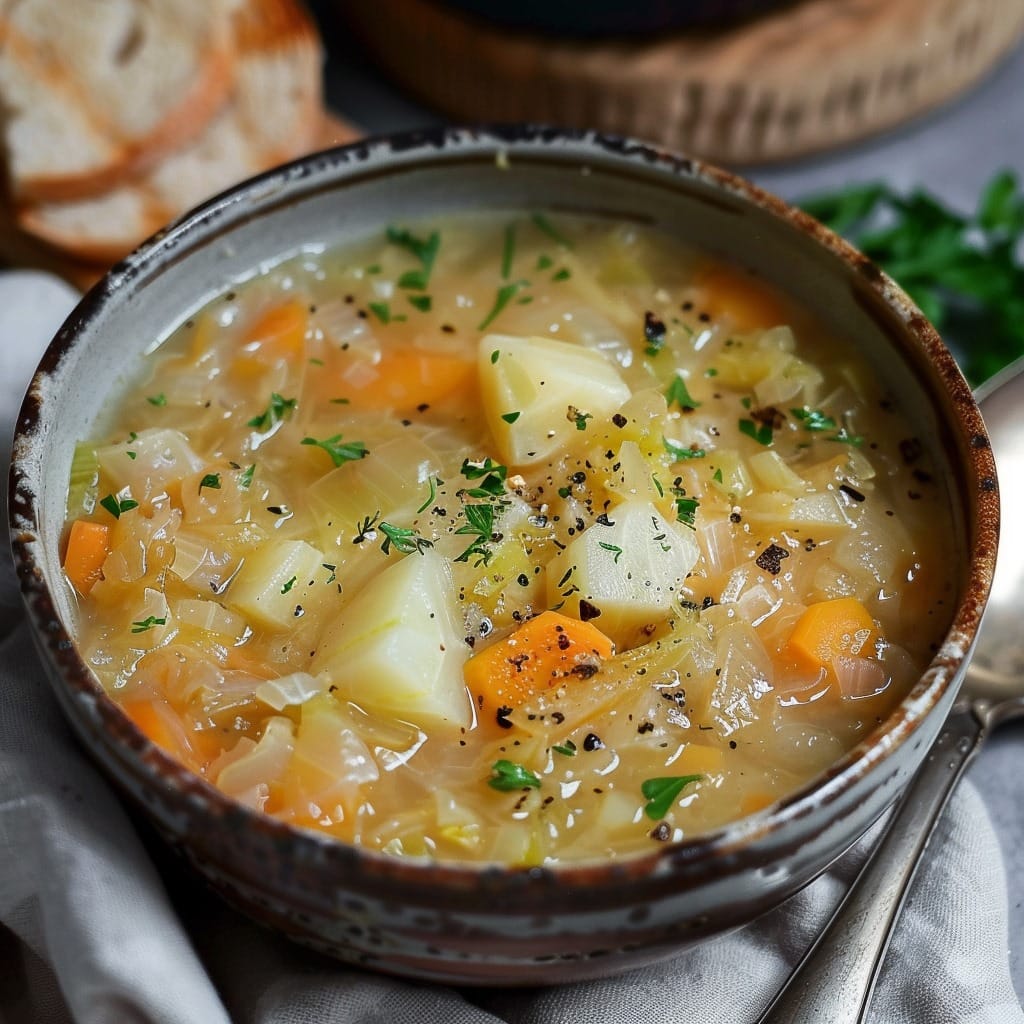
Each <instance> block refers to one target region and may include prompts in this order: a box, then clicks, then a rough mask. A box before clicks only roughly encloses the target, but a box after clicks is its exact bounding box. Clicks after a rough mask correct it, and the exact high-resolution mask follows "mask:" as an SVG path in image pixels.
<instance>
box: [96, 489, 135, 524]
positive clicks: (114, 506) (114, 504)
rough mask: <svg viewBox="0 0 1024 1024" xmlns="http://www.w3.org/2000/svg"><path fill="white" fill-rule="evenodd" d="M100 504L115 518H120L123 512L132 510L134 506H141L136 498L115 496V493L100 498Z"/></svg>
mask: <svg viewBox="0 0 1024 1024" xmlns="http://www.w3.org/2000/svg"><path fill="white" fill-rule="evenodd" d="M100 504H101V505H102V506H103V507H104V508H105V509H106V510H107V511H108V512H109V513H110V514H111V515H112V516H113V517H114V518H115V519H120V518H121V514H122V513H123V512H131V510H132V509H133V508H138V507H139V503H138V502H137V501H136V500H135V499H134V498H115V497H114V495H113V494H108V495H107V496H106V497H105V498H100Z"/></svg>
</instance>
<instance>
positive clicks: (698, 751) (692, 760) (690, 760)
mask: <svg viewBox="0 0 1024 1024" xmlns="http://www.w3.org/2000/svg"><path fill="white" fill-rule="evenodd" d="M724 760H725V754H724V753H723V752H722V751H721V750H719V748H718V747H708V746H704V745H703V744H700V743H687V744H686V746H685V747H684V748H683V752H682V753H681V754H680V755H679V757H677V758H676V760H675V761H673V762H672V771H673V772H674V773H675V774H676V775H705V774H713V773H715V772H720V771H721V770H722V762H723V761H724Z"/></svg>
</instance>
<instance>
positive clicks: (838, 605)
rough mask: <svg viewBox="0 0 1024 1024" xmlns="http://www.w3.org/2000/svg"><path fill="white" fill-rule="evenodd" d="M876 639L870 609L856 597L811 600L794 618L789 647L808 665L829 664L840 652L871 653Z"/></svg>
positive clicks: (812, 666)
mask: <svg viewBox="0 0 1024 1024" xmlns="http://www.w3.org/2000/svg"><path fill="white" fill-rule="evenodd" d="M877 639H878V629H877V627H876V626H875V620H874V619H873V618H872V617H871V613H870V612H869V611H868V610H867V608H865V607H864V605H862V604H861V603H860V601H858V600H857V598H855V597H839V598H836V599H835V600H832V601H820V602H819V603H818V604H812V605H811V606H810V607H809V608H808V609H807V610H806V611H805V612H804V613H803V614H802V615H801V616H800V618H799V619H797V621H796V625H795V626H794V627H793V632H792V633H791V634H790V636H789V644H788V649H789V652H790V653H791V654H793V655H794V656H795V658H796V659H798V660H799V661H802V662H803V663H804V664H805V665H806V666H807V667H809V668H812V669H813V668H829V667H830V666H831V664H832V660H833V659H834V658H836V657H838V656H839V655H840V654H864V653H865V652H867V653H870V652H871V651H872V649H873V647H874V644H875V641H876V640H877Z"/></svg>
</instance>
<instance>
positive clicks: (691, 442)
mask: <svg viewBox="0 0 1024 1024" xmlns="http://www.w3.org/2000/svg"><path fill="white" fill-rule="evenodd" d="M146 358H147V362H146V365H145V366H144V368H143V369H142V371H141V372H140V375H139V376H138V377H137V378H136V384H135V386H134V387H133V389H132V390H131V391H130V392H128V393H125V394H123V395H122V396H121V397H120V398H119V400H118V407H117V408H116V410H115V411H114V412H113V413H112V414H111V415H110V416H108V418H107V419H106V421H105V426H104V430H105V435H104V436H103V437H101V438H97V439H93V440H90V441H88V442H83V443H82V444H81V445H79V447H78V449H77V451H76V455H75V461H74V466H73V472H72V479H71V486H70V491H69V500H68V522H69V528H68V539H67V558H66V571H67V574H68V577H69V580H70V581H71V583H72V584H73V585H74V587H75V589H76V591H77V592H78V594H79V605H80V624H79V642H80V648H81V650H82V652H83V654H84V657H85V659H86V661H87V662H88V664H89V665H90V666H91V667H92V668H93V669H94V670H95V672H96V674H97V676H98V677H99V679H100V680H101V681H102V683H103V685H104V687H105V688H106V690H107V691H108V692H109V693H110V694H111V695H112V696H113V697H114V698H115V699H116V700H117V701H118V702H120V704H121V706H122V707H123V708H124V710H125V712H126V713H127V714H128V715H129V716H130V717H131V718H132V720H133V721H134V722H135V723H136V724H137V725H138V727H139V728H140V729H141V730H142V731H143V732H144V733H145V734H146V735H147V736H149V737H150V738H151V739H152V740H153V741H154V742H155V743H157V744H159V745H160V746H161V747H163V748H164V749H165V750H166V751H168V752H169V753H170V754H171V755H172V756H174V757H175V758H177V759H179V760H180V761H181V762H183V763H184V764H186V765H187V766H189V767H190V768H191V769H193V770H194V771H196V772H197V773H199V774H200V775H202V776H203V777H205V778H206V779H208V780H209V781H210V782H211V783H213V784H214V785H216V786H218V787H219V788H220V789H222V790H223V791H224V792H225V793H227V794H229V795H230V796H232V797H234V798H235V799H237V800H239V801H241V802H242V803H245V804H247V805H249V806H251V807H254V808H258V809H261V810H263V811H265V812H267V813H268V814H271V815H275V816H277V817H279V818H281V819H283V820H285V821H288V822H291V823H293V824H295V825H298V826H302V827H306V828H311V829H318V830H322V831H323V832H326V833H329V834H330V835H332V836H336V837H338V838H339V839H342V840H344V841H348V842H354V843H359V844H362V845H364V846H366V847H369V848H372V849H375V850H381V851H384V852H386V853H389V854H394V855H414V856H428V857H438V858H447V859H467V860H482V861H499V862H504V863H512V864H535V863H542V862H550V861H556V860H579V859H584V858H594V857H600V858H604V857H608V856H620V855H623V854H628V853H631V852H636V851H644V850H650V849H652V847H653V846H655V845H656V844H657V843H659V842H664V841H667V840H673V839H679V838H681V837H684V836H691V835H694V834H696V833H699V832H702V831H705V830H708V829H712V828H715V827H717V826H720V825H722V824H723V823H725V822H728V821H730V820H732V819H735V818H738V817H740V816H742V815H746V814H750V813H753V812H756V811H758V810H760V809H762V808H764V807H766V806H768V805H770V804H771V803H773V802H774V801H775V800H777V799H779V798H780V797H782V796H784V795H786V794H788V793H790V792H792V791H794V790H795V789H796V788H798V787H799V786H801V785H802V784H803V783H805V782H806V781H808V780H809V779H811V778H812V777H813V776H815V775H816V774H817V773H819V772H820V771H821V770H822V769H824V768H825V767H827V766H828V765H829V764H831V763H832V762H833V761H835V759H836V758H837V757H839V756H840V755H841V754H842V752H843V751H845V750H847V749H849V748H850V747H851V746H853V745H854V744H855V743H856V742H857V741H858V740H859V739H860V738H862V737H863V736H865V735H866V734H867V733H868V732H869V731H870V730H871V729H872V728H874V727H875V726H876V725H877V724H878V723H879V722H880V721H881V720H882V718H883V717H884V716H885V715H886V714H888V712H889V711H890V710H891V709H892V707H893V705H894V703H895V702H897V701H898V700H899V699H900V698H901V697H902V696H903V695H904V694H905V693H906V691H907V689H908V688H909V687H910V686H911V685H912V683H913V682H914V681H915V680H916V679H917V678H918V676H919V674H920V672H921V670H922V669H923V667H924V666H925V665H926V664H927V662H928V660H929V659H930V657H931V655H932V653H933V652H934V649H935V644H936V642H937V640H938V639H939V638H941V636H942V635H943V633H944V631H945V629H946V627H947V625H948V622H949V619H950V616H951V612H952V608H953V604H954V601H953V598H954V596H955V583H954V580H953V578H952V572H953V567H952V564H951V563H952V562H953V560H952V559H950V558H949V557H948V553H949V544H950V537H951V529H950V526H949V523H948V512H947V509H948V504H949V502H948V495H947V492H946V490H945V487H946V484H945V482H944V481H943V480H942V478H941V477H940V476H939V475H938V474H937V472H936V471H935V469H934V467H932V466H930V465H929V463H928V459H927V456H926V454H925V450H924V447H923V446H922V445H921V444H920V443H919V441H918V440H917V439H916V438H915V437H914V436H913V435H912V434H911V433H910V432H909V430H908V427H907V425H906V423H905V421H904V420H903V419H902V418H901V415H900V413H899V410H898V396H896V395H892V394H889V393H887V392H886V389H885V384H884V382H880V381H877V380H875V379H873V377H872V375H871V373H870V372H869V370H868V368H867V367H866V366H865V365H864V364H863V363H862V362H861V361H859V360H858V358H857V357H856V352H855V349H854V347H853V346H852V345H850V344H845V345H844V344H840V343H839V342H837V340H836V339H835V338H834V337H831V336H829V335H828V334H827V333H826V331H825V330H824V328H823V327H822V325H821V324H820V323H818V322H816V321H815V320H814V319H812V318H811V317H810V316H809V315H808V314H807V313H806V312H805V311H802V310H801V309H799V308H797V307H796V306H794V305H793V304H792V303H791V302H789V301H788V300H787V299H786V298H785V297H783V296H781V295H779V294H777V293H776V292H774V291H773V290H771V289H769V288H768V287H767V286H766V285H765V284H764V283H763V282H761V281H760V280H758V279H757V278H756V277H754V276H753V275H751V274H750V273H748V272H746V271H745V270H743V269H742V268H740V267H735V266H726V265H723V264H720V263H718V262H716V261H714V260H712V259H710V258H709V257H708V256H706V255H703V254H701V253H698V252H695V251H693V250H691V249H689V248H686V247H684V246H681V245H680V244H678V243H677V242H675V241H673V240H670V239H667V238H665V237H662V236H660V235H658V234H656V233H653V232H649V231H647V230H640V229H638V228H636V227H634V226H632V225H611V224H609V223H607V222H594V221H584V220H576V219H574V218H570V217H564V218H563V217H554V216H552V217H549V216H545V215H542V214H530V213H525V214H523V215H521V216H515V217H513V216H511V215H509V216H502V217H498V216H495V217H489V218H478V217H466V218H456V219H454V220H452V221H449V222H445V223H443V224H440V223H439V224H432V223H417V224H411V225H400V226H392V227H390V228H388V229H387V230H386V231H384V230H382V231H381V232H380V233H379V235H378V236H377V237H375V238H373V239H371V240H369V241H367V242H365V243H363V244H360V245H359V246H357V247H353V248H346V249H344V250H343V251H337V252H327V253H325V254H315V255H303V256H300V257H295V258H292V259H290V260H289V261H287V262H285V263H282V264H281V265H279V266H277V267H276V268H274V269H272V270H270V271H268V272H266V273H263V274H261V275H260V276H259V277H256V278H254V279H253V280H250V281H248V282H245V283H242V284H240V285H239V286H238V287H237V288H236V289H235V290H234V291H232V292H230V293H228V294H226V295H223V296H221V297H219V298H218V299H217V300H215V301H213V302H212V303H211V304H210V305H209V306H208V307H207V308H205V309H203V310H202V311H201V312H199V313H198V314H197V315H195V316H193V317H192V318H191V319H189V320H188V321H187V322H185V323H183V324H182V325H181V326H180V327H179V329H177V330H176V332H175V333H174V334H173V335H172V336H171V337H170V338H169V339H167V340H166V342H165V343H163V344H162V345H160V346H158V347H157V348H156V350H155V351H154V352H153V353H152V354H151V355H149V356H147V357H146ZM108 426H109V428H110V429H109V431H107V430H106V428H107V427H108Z"/></svg>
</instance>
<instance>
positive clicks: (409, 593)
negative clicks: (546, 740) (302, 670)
mask: <svg viewBox="0 0 1024 1024" xmlns="http://www.w3.org/2000/svg"><path fill="white" fill-rule="evenodd" d="M462 632H463V630H462V629H461V624H460V623H459V621H458V618H457V615H456V613H455V589H454V585H453V584H452V578H451V573H450V570H449V568H448V564H447V562H446V561H445V560H444V559H443V558H442V557H441V556H440V555H438V554H437V553H436V552H434V551H426V552H424V553H423V554H422V555H419V554H413V555H407V556H406V557H404V558H402V559H401V560H400V561H398V562H396V563H395V564H394V565H390V566H388V568H387V569H385V570H384V571H383V572H382V573H380V575H379V576H377V577H375V578H374V579H373V580H372V581H371V582H370V583H369V584H367V586H366V587H365V588H364V589H363V591H362V592H361V593H360V594H359V596H358V598H356V599H355V600H354V601H352V602H351V603H349V604H348V605H347V606H346V607H345V609H344V611H342V613H341V614H340V615H339V616H338V618H337V619H335V621H334V622H333V623H332V624H331V625H330V626H329V627H328V628H327V631H326V634H325V636H324V639H323V642H322V643H321V645H320V649H319V651H318V652H317V656H316V658H315V659H314V661H313V665H312V669H311V671H312V672H313V674H318V673H321V672H324V673H326V674H327V676H328V677H329V678H330V680H331V683H332V684H333V686H335V687H337V690H336V691H334V692H335V693H336V694H337V695H338V696H339V697H348V698H349V699H350V700H352V701H354V702H355V703H356V704H359V705H360V706H362V707H365V708H367V709H369V710H372V711H378V712H380V713H382V714H385V715H393V716H395V717H397V718H402V719H406V720H408V721H410V722H413V723H415V724H417V725H429V724H438V723H447V724H449V725H452V726H460V727H464V728H465V727H468V726H470V725H471V724H472V720H473V709H472V705H471V704H470V700H469V693H468V691H467V689H466V684H465V682H464V681H463V678H462V666H463V663H464V662H465V661H466V659H467V658H468V657H469V653H470V651H469V648H468V647H467V646H466V644H465V643H464V642H463V638H462Z"/></svg>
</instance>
